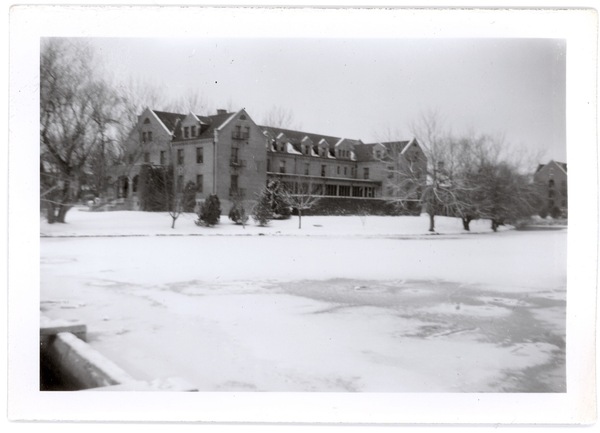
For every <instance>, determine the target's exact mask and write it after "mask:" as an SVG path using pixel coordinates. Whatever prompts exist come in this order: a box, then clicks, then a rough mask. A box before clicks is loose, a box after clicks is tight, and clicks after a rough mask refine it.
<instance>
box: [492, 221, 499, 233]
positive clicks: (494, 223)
mask: <svg viewBox="0 0 600 433" xmlns="http://www.w3.org/2000/svg"><path fill="white" fill-rule="evenodd" d="M492 230H493V231H494V232H497V231H498V223H497V222H496V220H492Z"/></svg>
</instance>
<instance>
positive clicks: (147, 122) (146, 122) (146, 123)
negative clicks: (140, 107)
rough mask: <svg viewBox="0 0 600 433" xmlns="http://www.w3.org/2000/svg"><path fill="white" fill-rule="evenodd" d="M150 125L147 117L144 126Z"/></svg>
mask: <svg viewBox="0 0 600 433" xmlns="http://www.w3.org/2000/svg"><path fill="white" fill-rule="evenodd" d="M149 123H150V119H148V118H147V117H146V118H145V119H144V125H148V124H149Z"/></svg>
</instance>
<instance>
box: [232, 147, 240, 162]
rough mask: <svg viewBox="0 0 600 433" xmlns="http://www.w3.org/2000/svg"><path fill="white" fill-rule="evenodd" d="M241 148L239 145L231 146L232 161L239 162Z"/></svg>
mask: <svg viewBox="0 0 600 433" xmlns="http://www.w3.org/2000/svg"><path fill="white" fill-rule="evenodd" d="M239 155H240V149H238V148H237V147H232V148H231V162H232V163H234V164H236V163H238V162H239Z"/></svg>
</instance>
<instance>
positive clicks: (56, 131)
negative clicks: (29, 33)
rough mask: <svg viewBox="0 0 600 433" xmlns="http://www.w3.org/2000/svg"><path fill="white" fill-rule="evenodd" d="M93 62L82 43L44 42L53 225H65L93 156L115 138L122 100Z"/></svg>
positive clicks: (44, 117) (43, 99) (43, 110)
mask: <svg viewBox="0 0 600 433" xmlns="http://www.w3.org/2000/svg"><path fill="white" fill-rule="evenodd" d="M92 62H93V56H92V52H91V51H90V49H89V47H88V46H86V45H84V44H82V43H80V42H72V41H68V40H64V39H49V40H44V41H42V45H41V57H40V157H41V161H42V166H41V172H40V175H41V176H42V181H41V182H40V185H41V187H42V188H45V191H42V200H43V203H44V204H45V205H46V206H47V210H48V212H47V216H48V220H49V222H55V221H56V222H65V216H66V214H67V212H68V210H69V209H70V208H71V207H72V205H73V202H74V200H75V199H76V198H77V196H78V195H79V191H80V190H81V187H82V183H83V182H84V181H85V177H86V175H87V174H89V172H90V164H89V163H90V160H91V159H92V158H91V157H92V155H94V154H96V155H98V153H97V152H98V151H99V149H102V147H103V146H104V150H106V146H108V145H111V144H112V143H114V141H115V138H116V137H115V135H116V132H117V131H116V127H115V125H116V123H117V118H118V113H117V112H116V111H117V110H118V103H117V102H118V99H116V97H115V95H114V94H113V93H112V91H111V89H110V88H109V87H108V86H106V85H105V83H104V82H103V81H102V80H100V79H99V78H97V77H96V76H95V74H94V67H93V63H92ZM100 154H104V152H103V151H102V150H100Z"/></svg>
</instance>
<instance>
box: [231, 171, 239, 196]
mask: <svg viewBox="0 0 600 433" xmlns="http://www.w3.org/2000/svg"><path fill="white" fill-rule="evenodd" d="M237 192H238V175H237V174H232V175H231V194H237Z"/></svg>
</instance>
